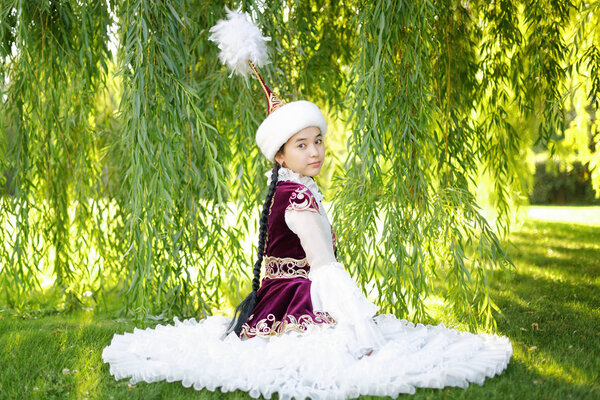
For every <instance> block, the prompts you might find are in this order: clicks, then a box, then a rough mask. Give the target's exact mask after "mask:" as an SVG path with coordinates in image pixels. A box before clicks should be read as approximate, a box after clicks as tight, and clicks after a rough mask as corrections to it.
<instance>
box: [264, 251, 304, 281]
mask: <svg viewBox="0 0 600 400" xmlns="http://www.w3.org/2000/svg"><path fill="white" fill-rule="evenodd" d="M264 260H265V278H269V279H286V278H306V279H308V270H307V269H303V268H305V267H306V266H307V265H308V261H307V260H306V258H303V259H301V260H298V259H297V258H291V257H286V258H277V257H271V256H269V257H265V258H264Z"/></svg>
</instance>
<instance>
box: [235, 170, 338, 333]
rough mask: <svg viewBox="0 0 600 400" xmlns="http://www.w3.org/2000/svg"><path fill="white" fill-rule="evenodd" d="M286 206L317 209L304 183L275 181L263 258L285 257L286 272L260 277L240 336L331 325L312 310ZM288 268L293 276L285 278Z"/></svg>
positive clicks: (299, 249) (304, 268) (302, 255)
mask: <svg viewBox="0 0 600 400" xmlns="http://www.w3.org/2000/svg"><path fill="white" fill-rule="evenodd" d="M289 207H292V208H294V209H299V208H298V207H301V208H302V209H305V210H306V212H318V211H319V208H318V202H317V201H316V199H315V198H314V196H313V194H312V193H310V191H309V190H308V189H307V188H306V186H304V185H301V184H299V183H295V182H288V181H284V182H279V183H278V185H277V188H276V189H275V194H274V195H273V201H272V203H271V208H270V211H269V225H268V229H267V243H266V246H265V248H266V250H265V257H274V258H277V259H286V261H287V263H286V264H287V268H285V271H286V274H285V275H283V274H282V275H281V276H282V277H276V278H268V277H266V278H264V279H263V281H262V283H261V287H260V289H259V290H258V292H257V304H256V306H255V307H254V311H253V313H252V315H251V316H250V317H249V318H248V320H247V321H246V323H245V324H244V325H243V326H242V332H241V336H242V337H246V338H251V337H254V336H263V337H267V336H273V335H280V334H282V333H285V332H287V331H290V330H295V331H299V332H303V331H306V329H307V328H308V326H309V325H311V324H329V325H333V324H335V321H334V320H333V319H332V318H331V317H330V316H329V315H328V314H327V313H321V312H315V311H314V310H313V306H312V301H311V298H310V285H311V282H310V280H308V279H307V278H306V277H305V276H307V272H308V271H309V270H310V266H309V265H308V264H306V263H305V258H306V253H305V252H304V249H303V248H302V245H301V244H300V239H299V238H298V236H296V234H295V233H294V232H292V231H291V230H290V229H289V228H288V226H287V224H286V223H285V210H286V209H287V208H289ZM294 264H298V265H294ZM290 271H291V272H293V275H296V276H294V277H287V276H289V275H290V274H289V272H290ZM283 276H286V277H283Z"/></svg>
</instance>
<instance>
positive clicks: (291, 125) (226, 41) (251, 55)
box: [209, 8, 327, 161]
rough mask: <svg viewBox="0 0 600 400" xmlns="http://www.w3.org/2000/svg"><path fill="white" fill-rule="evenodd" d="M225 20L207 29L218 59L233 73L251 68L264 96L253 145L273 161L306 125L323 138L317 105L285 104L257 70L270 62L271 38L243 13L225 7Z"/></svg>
mask: <svg viewBox="0 0 600 400" xmlns="http://www.w3.org/2000/svg"><path fill="white" fill-rule="evenodd" d="M226 10H227V19H222V20H220V21H219V22H217V24H216V25H215V26H213V27H212V28H211V29H210V32H211V36H210V37H209V39H210V40H212V41H213V42H215V43H216V44H217V45H218V47H219V50H220V53H219V59H220V60H221V62H222V63H223V64H225V65H227V66H228V67H229V69H231V71H232V75H233V73H237V74H240V75H242V76H244V77H246V76H248V73H250V71H252V72H253V73H254V74H255V75H256V77H257V78H258V81H259V82H260V85H261V87H262V88H263V91H264V93H265V96H266V97H267V117H266V118H265V119H264V121H263V122H262V123H261V124H260V126H259V127H258V130H257V131H256V144H257V145H258V147H259V148H260V151H261V152H262V153H263V155H264V156H265V157H266V158H267V159H269V160H271V161H274V160H275V154H276V153H277V151H278V150H279V149H280V148H281V146H283V145H284V144H285V143H286V142H287V141H288V139H289V138H290V137H292V136H294V134H295V133H297V132H298V131H300V130H302V129H304V128H307V127H309V126H316V127H317V128H319V129H320V130H321V134H322V135H323V137H325V133H326V132H327V123H326V122H325V118H324V117H323V113H321V110H319V107H317V105H316V104H314V103H311V102H310V101H306V100H299V101H293V102H290V103H286V102H284V101H283V100H281V99H280V98H279V97H277V95H276V94H275V93H274V92H273V91H272V90H271V89H270V88H269V86H267V84H266V83H265V81H264V79H263V78H262V77H261V76H260V74H259V73H258V70H257V67H258V68H261V67H263V66H265V65H266V64H268V63H269V56H268V52H267V46H266V42H268V41H270V40H271V38H270V37H264V36H263V35H262V33H261V32H260V29H258V27H257V26H256V25H255V24H254V23H252V22H251V20H250V16H249V15H248V14H246V13H241V12H238V11H232V10H229V9H227V8H226Z"/></svg>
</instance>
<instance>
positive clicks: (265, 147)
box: [256, 100, 327, 161]
mask: <svg viewBox="0 0 600 400" xmlns="http://www.w3.org/2000/svg"><path fill="white" fill-rule="evenodd" d="M309 126H316V127H317V128H319V129H320V130H321V134H322V135H323V137H325V133H326V132H327V123H326V122H325V117H323V113H322V112H321V110H319V107H317V105H316V104H314V103H311V102H310V101H306V100H299V101H293V102H291V103H287V104H285V105H284V106H282V107H281V108H278V109H277V110H275V111H273V112H272V113H271V114H269V116H268V117H267V118H265V120H264V121H263V122H262V124H260V126H259V127H258V130H257V131H256V144H257V145H258V147H259V148H260V151H262V153H263V154H264V156H265V157H267V159H269V160H271V161H274V160H275V154H276V153H277V150H279V148H280V147H281V146H283V145H284V144H285V142H287V141H288V139H289V138H291V137H292V136H294V135H295V134H296V133H297V132H298V131H300V130H302V129H304V128H308V127H309Z"/></svg>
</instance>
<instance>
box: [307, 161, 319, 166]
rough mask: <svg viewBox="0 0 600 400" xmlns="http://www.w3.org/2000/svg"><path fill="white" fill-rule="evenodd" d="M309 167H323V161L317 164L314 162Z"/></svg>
mask: <svg viewBox="0 0 600 400" xmlns="http://www.w3.org/2000/svg"><path fill="white" fill-rule="evenodd" d="M308 165H310V166H311V167H318V166H319V165H321V161H317V162H314V163H310V164H308Z"/></svg>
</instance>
